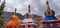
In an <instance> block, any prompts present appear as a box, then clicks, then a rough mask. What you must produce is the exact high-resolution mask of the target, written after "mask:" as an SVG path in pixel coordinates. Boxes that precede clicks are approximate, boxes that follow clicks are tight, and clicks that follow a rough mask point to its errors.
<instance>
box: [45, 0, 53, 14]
mask: <svg viewBox="0 0 60 28" xmlns="http://www.w3.org/2000/svg"><path fill="white" fill-rule="evenodd" d="M46 5H47V10H46V15H53V14H52V10H51V9H50V7H49V2H48V0H46Z"/></svg>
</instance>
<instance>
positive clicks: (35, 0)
mask: <svg viewBox="0 0 60 28" xmlns="http://www.w3.org/2000/svg"><path fill="white" fill-rule="evenodd" d="M2 1H3V0H2ZM2 1H1V2H2ZM29 4H30V5H31V13H32V14H37V15H41V16H44V12H45V10H46V0H6V4H5V5H6V7H5V8H4V11H7V12H13V11H14V9H15V8H17V13H20V14H22V15H24V14H25V13H26V12H27V10H28V8H27V7H28V5H29ZM49 5H50V8H51V9H52V10H54V11H55V13H56V15H58V14H60V0H49Z"/></svg>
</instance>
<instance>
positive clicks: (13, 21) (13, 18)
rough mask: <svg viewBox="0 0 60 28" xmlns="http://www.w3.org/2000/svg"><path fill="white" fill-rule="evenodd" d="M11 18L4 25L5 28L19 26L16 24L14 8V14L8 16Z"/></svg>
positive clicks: (16, 17)
mask: <svg viewBox="0 0 60 28" xmlns="http://www.w3.org/2000/svg"><path fill="white" fill-rule="evenodd" d="M10 17H11V20H10V21H9V22H8V23H6V24H4V26H5V28H8V27H10V28H11V27H12V26H18V25H19V22H18V19H19V18H18V16H17V15H16V8H15V12H14V13H13V15H11V16H10Z"/></svg>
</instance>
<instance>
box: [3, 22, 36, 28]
mask: <svg viewBox="0 0 60 28" xmlns="http://www.w3.org/2000/svg"><path fill="white" fill-rule="evenodd" d="M29 27H32V28H33V27H35V28H37V25H35V24H33V23H32V22H28V24H25V23H22V22H21V24H20V25H18V26H4V28H29Z"/></svg>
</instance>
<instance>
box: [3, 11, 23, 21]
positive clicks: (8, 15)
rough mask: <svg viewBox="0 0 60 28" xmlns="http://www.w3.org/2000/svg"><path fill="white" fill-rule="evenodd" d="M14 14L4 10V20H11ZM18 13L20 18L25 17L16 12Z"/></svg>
mask: <svg viewBox="0 0 60 28" xmlns="http://www.w3.org/2000/svg"><path fill="white" fill-rule="evenodd" d="M12 14H13V12H6V11H4V12H3V14H2V17H3V19H4V20H6V21H9V20H10V16H11V15H12ZM16 15H17V16H18V17H19V19H23V18H24V16H23V15H21V14H20V13H16Z"/></svg>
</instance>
